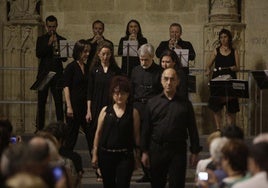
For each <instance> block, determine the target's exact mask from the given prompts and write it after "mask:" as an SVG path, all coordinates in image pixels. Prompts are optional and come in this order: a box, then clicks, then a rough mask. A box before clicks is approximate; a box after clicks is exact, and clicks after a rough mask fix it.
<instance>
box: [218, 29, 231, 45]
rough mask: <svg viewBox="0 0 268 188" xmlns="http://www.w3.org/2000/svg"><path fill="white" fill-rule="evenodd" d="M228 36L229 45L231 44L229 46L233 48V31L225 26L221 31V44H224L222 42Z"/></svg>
mask: <svg viewBox="0 0 268 188" xmlns="http://www.w3.org/2000/svg"><path fill="white" fill-rule="evenodd" d="M226 37H227V38H228V46H229V48H232V40H233V37H232V33H231V31H229V30H227V29H224V28H223V29H222V30H221V31H220V32H219V42H220V45H222V42H223V40H224V39H225V38H226Z"/></svg>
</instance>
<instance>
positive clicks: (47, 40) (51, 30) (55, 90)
mask: <svg viewBox="0 0 268 188" xmlns="http://www.w3.org/2000/svg"><path fill="white" fill-rule="evenodd" d="M57 26H58V21H57V18H56V17H55V16H53V15H51V16H48V17H47V18H46V29H47V33H46V34H44V35H42V36H40V37H38V39H37V42H36V56H37V57H38V58H39V59H40V63H39V66H38V74H37V80H42V79H44V78H45V77H46V75H47V74H48V73H49V72H50V71H53V72H55V73H56V75H55V76H54V77H53V78H52V79H51V81H50V82H49V83H48V84H47V85H46V86H45V87H44V89H43V90H38V103H37V118H36V121H37V122H36V124H37V125H36V126H37V130H42V129H43V128H44V124H45V109H46V102H47V96H48V91H49V89H50V91H51V93H52V95H53V98H54V102H55V109H56V116H57V120H58V121H63V119H64V118H63V100H62V86H61V83H60V81H61V78H62V74H63V65H62V62H63V61H67V59H66V58H60V56H59V41H60V40H63V39H65V38H63V37H62V36H60V35H58V33H57V32H56V29H57Z"/></svg>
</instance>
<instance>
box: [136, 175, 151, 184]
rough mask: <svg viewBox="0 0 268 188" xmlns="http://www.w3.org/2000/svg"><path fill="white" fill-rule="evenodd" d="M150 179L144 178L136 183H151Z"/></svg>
mask: <svg viewBox="0 0 268 188" xmlns="http://www.w3.org/2000/svg"><path fill="white" fill-rule="evenodd" d="M150 181H151V180H150V178H149V177H148V176H145V175H144V176H142V177H141V178H140V179H137V180H136V183H146V182H150Z"/></svg>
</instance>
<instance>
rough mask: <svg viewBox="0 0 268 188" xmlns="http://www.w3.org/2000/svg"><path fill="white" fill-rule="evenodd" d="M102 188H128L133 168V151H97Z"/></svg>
mask: <svg viewBox="0 0 268 188" xmlns="http://www.w3.org/2000/svg"><path fill="white" fill-rule="evenodd" d="M98 162H99V167H100V170H101V174H102V178H103V187H104V188H128V187H130V180H131V176H132V173H133V170H134V164H135V162H134V154H133V152H115V153H113V152H107V151H104V150H102V149H99V151H98Z"/></svg>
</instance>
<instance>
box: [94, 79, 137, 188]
mask: <svg viewBox="0 0 268 188" xmlns="http://www.w3.org/2000/svg"><path fill="white" fill-rule="evenodd" d="M130 91H131V86H130V82H129V81H128V79H127V77H123V76H115V77H114V78H113V79H112V82H111V86H110V92H109V93H110V95H111V97H112V99H113V102H114V104H113V105H108V106H105V107H104V108H103V109H102V110H101V112H100V115H99V119H98V127H97V131H96V135H95V139H94V147H93V152H92V154H93V156H92V166H93V167H95V168H98V167H100V170H101V174H102V176H103V186H104V188H108V187H125V188H127V187H130V180H131V176H132V173H133V170H134V166H135V160H134V154H133V151H134V148H135V146H139V144H140V118H139V113H138V111H137V110H136V109H135V108H133V105H132V104H131V103H129V96H130Z"/></svg>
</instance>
